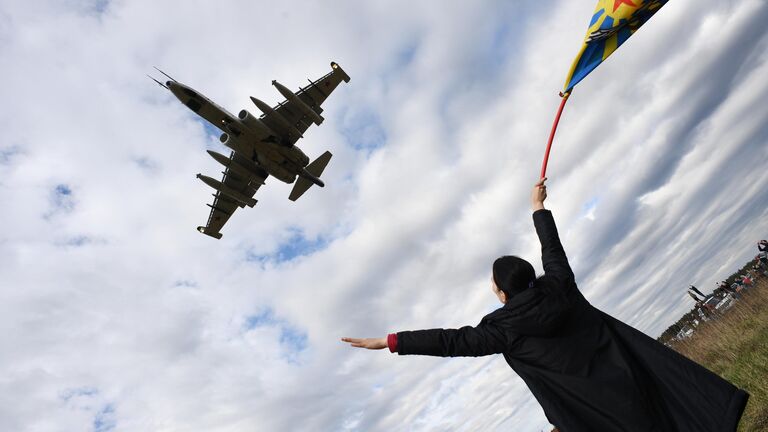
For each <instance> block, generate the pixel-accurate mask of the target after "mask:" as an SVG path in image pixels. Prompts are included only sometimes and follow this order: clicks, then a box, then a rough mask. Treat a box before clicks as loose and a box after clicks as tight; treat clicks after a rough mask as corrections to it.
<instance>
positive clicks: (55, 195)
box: [44, 183, 75, 219]
mask: <svg viewBox="0 0 768 432" xmlns="http://www.w3.org/2000/svg"><path fill="white" fill-rule="evenodd" d="M50 203H51V210H50V211H48V212H47V213H46V214H45V215H44V218H46V219H49V218H50V217H51V216H53V215H55V214H57V213H69V212H71V211H72V210H73V209H74V208H75V199H74V194H73V193H72V188H70V187H69V185H66V184H63V183H62V184H58V185H56V186H55V187H54V188H53V189H52V190H51V192H50Z"/></svg>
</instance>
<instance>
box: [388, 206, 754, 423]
mask: <svg viewBox="0 0 768 432" xmlns="http://www.w3.org/2000/svg"><path fill="white" fill-rule="evenodd" d="M533 221H534V224H535V226H536V232H537V234H538V235H539V240H540V241H541V249H542V258H541V259H542V262H543V264H544V272H545V274H544V276H542V277H541V278H540V279H539V280H538V281H537V283H536V285H535V286H534V287H533V288H531V289H528V290H526V291H523V292H522V293H520V294H518V295H516V296H514V297H512V298H511V299H510V300H509V301H508V302H507V303H506V304H505V305H504V306H503V307H502V308H500V309H498V310H496V311H494V312H493V313H491V314H489V315H487V316H486V317H484V318H483V319H482V321H481V322H480V324H478V325H477V326H476V327H468V326H467V327H462V328H460V329H432V330H418V331H404V332H399V333H398V334H397V347H398V348H397V349H398V353H399V354H401V355H407V354H421V355H433V356H441V357H454V356H483V355H489V354H503V355H504V358H505V359H506V360H507V363H509V365H510V366H511V367H512V369H514V370H515V372H517V374H518V375H520V377H521V378H522V379H523V380H524V381H525V383H526V384H527V385H528V388H529V389H530V390H531V392H532V393H533V395H534V396H535V397H536V399H537V400H538V401H539V403H540V404H541V406H542V408H543V409H544V412H545V414H546V415H547V418H548V419H549V421H550V422H551V423H552V424H554V425H555V426H557V427H558V428H559V429H560V430H561V431H563V432H577V431H584V432H596V431H599V432H608V431H628V432H630V431H631V432H640V431H659V432H675V431H680V432H683V431H690V432H708V431H712V432H715V431H716V432H721V431H736V427H737V425H738V422H739V419H740V418H741V415H742V413H743V411H744V407H745V406H746V403H747V398H748V397H749V395H748V394H747V393H746V392H744V391H742V390H740V389H738V388H736V387H735V386H733V385H732V384H730V383H729V382H728V381H726V380H724V379H722V378H720V377H719V376H718V375H716V374H714V373H712V372H710V371H708V370H707V369H705V368H704V367H702V366H700V365H698V364H697V363H694V362H693V361H691V360H689V359H688V358H686V357H684V356H682V355H680V354H678V353H677V352H675V351H673V350H671V349H669V348H667V347H665V346H664V345H662V344H661V343H659V342H657V341H655V340H654V339H652V338H650V337H648V336H646V335H645V334H644V333H642V332H640V331H638V330H635V329H634V328H632V327H630V326H628V325H626V324H624V323H622V322H621V321H619V320H617V319H615V318H613V317H611V316H610V315H608V314H606V313H604V312H601V311H600V310H598V309H596V308H595V307H593V306H592V305H590V304H589V302H587V300H586V299H585V298H584V296H583V295H582V294H581V293H580V292H579V290H578V288H577V287H576V282H575V280H574V275H573V272H572V271H571V268H570V266H569V265H568V260H567V258H566V256H565V251H564V250H563V247H562V245H561V244H560V239H559V238H558V235H557V228H556V227H555V221H554V219H553V218H552V213H550V212H549V211H548V210H539V211H537V212H535V213H534V214H533Z"/></svg>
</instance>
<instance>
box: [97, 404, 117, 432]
mask: <svg viewBox="0 0 768 432" xmlns="http://www.w3.org/2000/svg"><path fill="white" fill-rule="evenodd" d="M116 424H117V419H116V418H115V406H114V405H112V404H106V405H104V406H103V407H102V408H101V409H100V410H99V412H97V413H96V415H95V416H94V417H93V432H107V431H111V430H113V429H114V428H115V426H116Z"/></svg>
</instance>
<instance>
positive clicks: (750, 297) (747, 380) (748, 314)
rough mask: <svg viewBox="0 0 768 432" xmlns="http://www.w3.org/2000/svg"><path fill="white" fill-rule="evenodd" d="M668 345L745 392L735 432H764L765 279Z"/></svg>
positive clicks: (767, 407) (767, 359)
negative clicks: (687, 335)
mask: <svg viewBox="0 0 768 432" xmlns="http://www.w3.org/2000/svg"><path fill="white" fill-rule="evenodd" d="M672 348H674V349H675V350H677V351H678V352H680V353H681V354H683V355H685V356H687V357H688V358H690V359H692V360H694V361H696V362H698V363H700V364H702V365H704V366H705V367H707V368H708V369H710V370H712V371H713V372H715V373H717V374H719V375H720V376H722V377H723V378H725V379H727V380H728V381H730V382H732V383H733V384H735V385H736V386H738V387H741V388H743V389H744V390H746V391H747V392H749V394H750V397H749V403H748V404H747V409H746V410H745V412H744V417H742V419H741V423H740V424H739V432H757V431H768V278H766V277H762V278H760V279H758V280H757V281H755V285H754V287H753V288H752V289H751V290H749V291H747V292H746V293H744V295H743V298H742V300H741V301H739V302H738V303H737V304H736V305H735V306H734V307H732V308H731V309H730V310H728V311H726V313H725V315H724V316H723V317H721V318H720V319H718V320H714V321H709V322H705V323H703V324H701V325H700V326H699V327H698V328H697V329H696V332H695V333H694V334H693V335H692V336H691V337H690V338H688V339H686V340H683V341H675V342H673V343H672Z"/></svg>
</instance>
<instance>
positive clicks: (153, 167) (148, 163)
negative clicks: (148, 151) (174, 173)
mask: <svg viewBox="0 0 768 432" xmlns="http://www.w3.org/2000/svg"><path fill="white" fill-rule="evenodd" d="M133 163H135V164H136V166H138V167H139V168H140V169H141V170H142V171H144V172H146V173H148V174H155V173H157V172H158V171H160V164H158V163H157V162H155V161H154V160H152V159H150V158H148V157H147V156H140V157H135V158H133Z"/></svg>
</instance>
